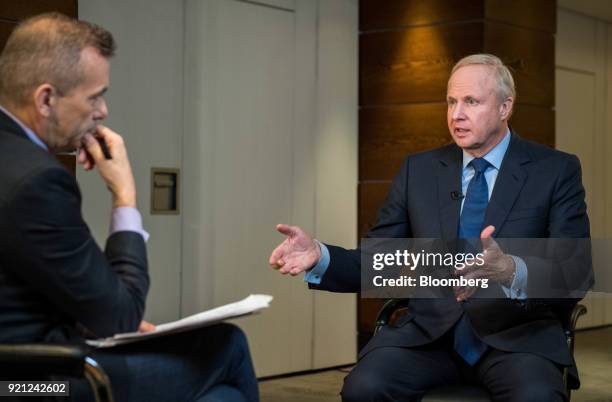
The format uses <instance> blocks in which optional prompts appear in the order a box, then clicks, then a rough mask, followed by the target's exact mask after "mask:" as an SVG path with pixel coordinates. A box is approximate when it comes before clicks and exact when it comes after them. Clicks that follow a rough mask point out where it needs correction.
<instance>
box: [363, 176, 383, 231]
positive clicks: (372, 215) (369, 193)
mask: <svg viewBox="0 0 612 402" xmlns="http://www.w3.org/2000/svg"><path fill="white" fill-rule="evenodd" d="M390 188H391V180H387V181H384V182H366V183H359V190H358V206H359V208H358V209H359V212H358V214H359V216H358V219H359V227H358V235H359V239H362V238H363V236H364V235H365V234H366V232H367V231H368V229H370V228H371V227H372V226H373V225H374V223H376V213H377V212H378V210H379V209H380V207H382V205H383V202H384V201H385V198H387V194H388V193H389V189H390Z"/></svg>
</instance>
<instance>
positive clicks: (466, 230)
mask: <svg viewBox="0 0 612 402" xmlns="http://www.w3.org/2000/svg"><path fill="white" fill-rule="evenodd" d="M470 165H472V167H473V168H474V177H472V180H470V183H469V184H468V188H467V194H466V195H465V201H464V203H463V210H462V211H461V218H460V219H459V238H462V239H471V240H473V239H478V238H480V232H481V231H482V229H483V227H482V226H483V225H484V218H485V213H486V211H487V205H488V203H489V187H488V186H487V181H486V179H485V175H484V174H485V171H486V170H487V168H488V167H489V166H491V164H490V163H489V162H487V161H486V160H484V159H482V158H476V159H473V160H472V161H471V162H470ZM455 350H456V351H457V353H458V354H459V355H460V356H461V357H462V358H463V359H464V360H465V361H466V362H468V363H469V364H470V365H472V366H473V365H474V364H476V362H477V361H478V360H479V359H480V357H481V356H482V355H483V354H484V352H486V350H487V345H486V344H485V343H484V342H482V341H481V340H480V339H479V338H478V337H477V336H476V334H475V333H474V330H473V329H472V325H471V324H470V320H469V318H468V317H467V316H466V315H465V313H464V314H463V315H462V316H461V319H460V320H459V322H458V323H457V326H456V327H455Z"/></svg>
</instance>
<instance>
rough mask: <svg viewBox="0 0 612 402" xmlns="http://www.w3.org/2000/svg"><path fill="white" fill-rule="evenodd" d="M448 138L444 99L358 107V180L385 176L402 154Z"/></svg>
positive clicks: (397, 165)
mask: <svg viewBox="0 0 612 402" xmlns="http://www.w3.org/2000/svg"><path fill="white" fill-rule="evenodd" d="M450 141H451V137H450V134H449V132H448V128H447V124H446V103H441V102H440V103H419V104H407V105H394V106H382V107H368V108H361V110H360V111H359V180H389V178H391V177H393V176H394V175H395V174H396V173H397V171H398V169H399V168H400V166H401V164H402V161H403V160H404V159H405V157H406V155H408V154H413V153H416V152H422V151H426V150H429V149H433V148H437V147H440V146H442V145H445V144H448V143H449V142H450Z"/></svg>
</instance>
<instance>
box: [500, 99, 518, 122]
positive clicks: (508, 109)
mask: <svg viewBox="0 0 612 402" xmlns="http://www.w3.org/2000/svg"><path fill="white" fill-rule="evenodd" d="M513 107H514V98H512V97H507V98H506V99H504V101H503V102H502V103H501V105H500V106H499V115H500V117H501V119H502V120H503V121H506V120H508V119H509V118H510V115H511V114H512V108H513Z"/></svg>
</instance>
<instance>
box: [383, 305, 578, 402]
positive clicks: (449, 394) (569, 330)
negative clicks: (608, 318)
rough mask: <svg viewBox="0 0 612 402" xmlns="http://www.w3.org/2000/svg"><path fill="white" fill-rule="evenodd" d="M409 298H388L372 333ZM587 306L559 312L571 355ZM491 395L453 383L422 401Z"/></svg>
mask: <svg viewBox="0 0 612 402" xmlns="http://www.w3.org/2000/svg"><path fill="white" fill-rule="evenodd" d="M409 302H410V299H390V300H388V301H387V302H386V303H385V304H384V305H383V307H382V308H381V309H380V311H379V312H378V318H377V319H376V326H375V329H374V334H376V333H377V332H378V331H380V329H381V328H382V327H384V326H385V325H389V324H393V323H394V322H395V320H397V319H398V318H399V317H401V316H402V315H403V314H406V313H407V312H408V303H409ZM586 312H587V308H586V307H585V306H584V305H582V304H576V305H575V306H574V308H573V310H572V311H571V312H570V313H569V314H567V313H560V314H559V315H560V316H561V317H563V319H562V325H563V328H564V329H565V336H566V337H567V346H568V347H569V349H570V352H571V354H572V356H573V355H574V332H575V329H576V323H577V322H578V318H580V316H581V315H584V314H586ZM567 371H568V370H567V368H566V369H565V371H564V373H563V381H564V383H565V389H566V392H567V397H568V399H569V398H570V396H571V389H570V387H569V383H568V381H567V375H568V373H567ZM490 401H491V397H490V395H489V393H488V392H487V390H486V389H484V388H483V387H480V386H477V385H454V386H448V387H440V388H436V389H433V390H431V391H429V392H427V393H426V394H425V396H424V397H423V399H422V402H490Z"/></svg>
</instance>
